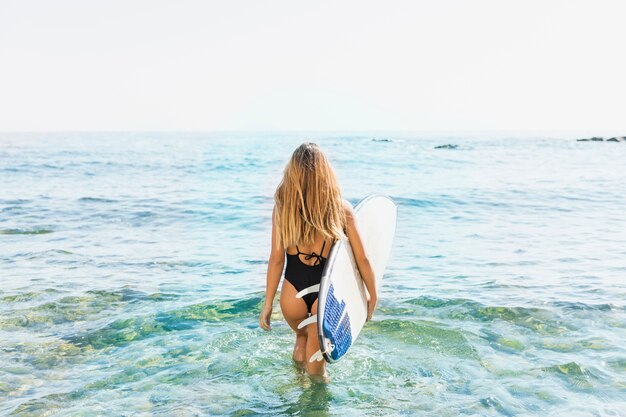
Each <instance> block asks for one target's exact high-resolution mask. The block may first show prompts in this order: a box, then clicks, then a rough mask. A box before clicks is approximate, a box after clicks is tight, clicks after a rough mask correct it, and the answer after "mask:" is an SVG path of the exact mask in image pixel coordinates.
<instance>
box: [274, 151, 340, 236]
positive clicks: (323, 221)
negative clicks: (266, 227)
mask: <svg viewBox="0 0 626 417" xmlns="http://www.w3.org/2000/svg"><path fill="white" fill-rule="evenodd" d="M274 203H275V211H274V221H275V222H276V224H277V226H278V230H279V233H278V237H277V239H278V242H277V243H278V244H282V245H283V247H285V248H287V247H289V246H292V245H297V244H298V243H304V244H312V243H313V240H314V236H315V232H316V231H317V232H319V233H320V234H321V235H322V236H323V237H324V239H325V240H326V239H331V240H335V239H342V240H344V239H347V238H346V235H345V232H344V228H345V224H346V219H345V214H344V211H343V199H342V197H341V190H340V188H339V183H338V181H337V177H336V176H335V172H334V171H333V168H332V167H331V166H330V163H329V162H328V160H327V159H326V156H325V155H324V153H323V152H322V150H321V149H320V148H319V146H318V145H317V144H315V143H312V142H305V143H303V144H302V145H300V146H298V147H297V148H296V150H295V151H294V152H293V155H291V159H290V160H289V161H288V162H287V165H286V166H285V169H284V171H283V178H282V180H281V182H280V184H279V185H278V187H277V188H276V192H275V193H274Z"/></svg>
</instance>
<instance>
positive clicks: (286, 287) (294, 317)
mask: <svg viewBox="0 0 626 417" xmlns="http://www.w3.org/2000/svg"><path fill="white" fill-rule="evenodd" d="M297 293H298V291H296V287H294V286H293V284H292V283H291V282H289V281H287V280H286V279H283V286H282V288H281V290H280V309H281V311H282V313H283V317H285V320H287V323H289V326H290V327H291V328H292V329H293V330H294V331H295V332H296V333H298V334H303V335H305V334H306V333H307V330H306V328H302V329H298V324H300V322H301V321H302V320H304V319H306V318H307V317H308V311H307V309H306V303H305V302H304V300H303V299H302V298H296V294H297Z"/></svg>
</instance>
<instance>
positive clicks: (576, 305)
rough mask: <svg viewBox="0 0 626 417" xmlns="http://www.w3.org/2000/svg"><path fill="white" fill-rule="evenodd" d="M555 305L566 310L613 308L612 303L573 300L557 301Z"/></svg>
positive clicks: (606, 309) (602, 309)
mask: <svg viewBox="0 0 626 417" xmlns="http://www.w3.org/2000/svg"><path fill="white" fill-rule="evenodd" d="M552 305H553V306H555V307H559V308H562V309H564V310H598V311H610V310H612V309H613V306H612V305H611V304H587V303H581V302H573V301H555V302H553V303H552Z"/></svg>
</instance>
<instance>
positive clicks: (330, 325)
mask: <svg viewBox="0 0 626 417" xmlns="http://www.w3.org/2000/svg"><path fill="white" fill-rule="evenodd" d="M345 308H346V303H345V301H343V300H342V301H341V303H339V300H337V298H336V297H335V288H334V286H333V285H332V284H331V285H330V287H329V289H328V298H327V299H326V307H325V308H324V319H323V322H322V327H323V329H324V336H326V337H327V338H329V339H330V341H331V343H332V344H333V345H334V346H335V348H334V349H333V350H332V352H331V353H330V356H331V357H332V358H333V360H338V359H339V358H340V357H342V356H343V355H344V353H346V352H347V351H348V348H350V346H351V345H352V331H351V330H350V317H349V316H348V312H347V311H345ZM342 315H343V318H342Z"/></svg>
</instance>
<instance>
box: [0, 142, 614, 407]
mask: <svg viewBox="0 0 626 417" xmlns="http://www.w3.org/2000/svg"><path fill="white" fill-rule="evenodd" d="M303 142H315V143H317V144H318V145H319V146H320V148H321V149H322V150H323V151H324V152H325V154H326V155H327V157H328V159H329V161H330V162H331V164H332V166H333V168H334V170H335V172H336V174H337V177H338V179H339V182H340V185H341V190H342V194H343V197H344V198H345V199H347V200H348V201H350V202H351V203H352V204H353V205H356V204H357V203H358V202H359V201H360V200H361V199H362V198H364V197H365V196H367V195H369V194H372V193H377V194H384V195H388V196H389V197H391V198H392V199H393V200H394V201H395V203H396V204H397V206H398V222H397V229H396V235H395V241H394V245H393V248H392V252H391V257H390V260H389V263H388V266H387V269H386V271H385V274H384V277H383V278H382V283H381V288H380V294H379V303H378V309H377V310H376V312H375V313H374V316H373V318H372V320H371V321H370V322H368V323H367V324H366V326H365V327H364V330H363V332H362V333H361V335H360V336H359V338H358V339H357V340H356V341H355V343H354V345H353V346H352V348H351V349H350V351H349V352H348V353H347V354H346V356H344V358H343V359H341V360H340V361H339V362H337V363H334V364H329V365H328V368H327V369H328V379H327V380H326V381H319V380H317V379H311V378H310V377H308V376H307V375H304V374H302V373H300V372H299V371H298V369H297V367H296V366H295V365H294V363H293V361H292V358H291V355H292V349H293V344H294V341H295V336H294V333H293V331H292V330H291V329H290V328H289V326H288V325H287V323H286V322H285V320H284V318H283V316H282V315H281V311H280V305H279V303H278V296H277V297H276V299H275V302H274V309H273V313H272V317H271V319H272V330H271V331H265V330H263V329H261V328H260V327H259V325H258V317H259V313H260V310H261V306H262V304H263V302H264V293H265V282H266V272H267V262H268V257H269V253H270V233H271V212H272V207H273V193H274V191H275V189H276V186H277V185H278V183H279V182H280V180H281V177H282V174H283V169H284V167H285V164H286V162H287V161H288V159H289V158H290V156H291V153H292V152H293V150H294V149H295V148H296V147H297V146H298V145H300V144H301V143H303ZM445 145H450V146H445ZM442 146H443V147H442ZM281 282H282V281H281ZM279 291H280V287H279ZM0 415H3V416H98V415H103V416H257V415H261V416H568V417H569V416H626V143H613V142H579V141H576V137H573V136H567V137H565V136H554V137H552V136H546V135H544V136H541V135H535V136H524V135H507V134H492V135H482V134H464V135H452V134H426V133H422V134H420V133H388V134H381V133H376V134H366V133H354V134H347V133H332V132H331V133H319V132H318V133H315V132H313V133H306V132H276V133H271V132H262V133H255V132H210V133H202V132H181V133H177V132H84V133H81V132H67V133H2V134H0Z"/></svg>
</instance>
